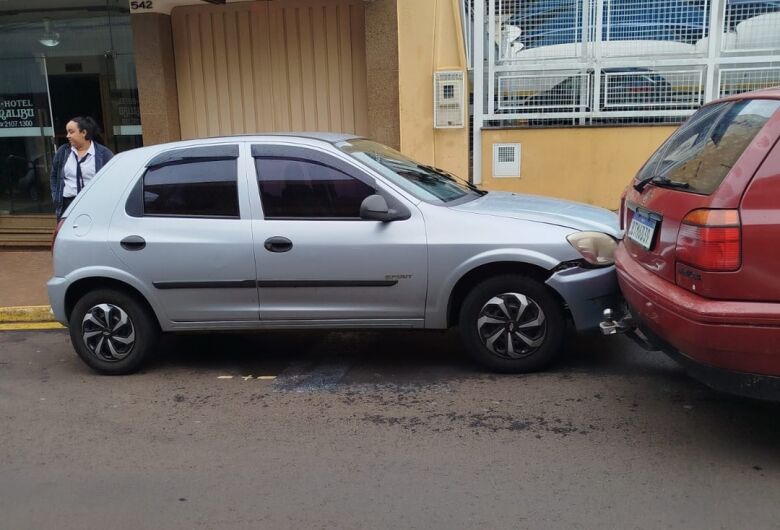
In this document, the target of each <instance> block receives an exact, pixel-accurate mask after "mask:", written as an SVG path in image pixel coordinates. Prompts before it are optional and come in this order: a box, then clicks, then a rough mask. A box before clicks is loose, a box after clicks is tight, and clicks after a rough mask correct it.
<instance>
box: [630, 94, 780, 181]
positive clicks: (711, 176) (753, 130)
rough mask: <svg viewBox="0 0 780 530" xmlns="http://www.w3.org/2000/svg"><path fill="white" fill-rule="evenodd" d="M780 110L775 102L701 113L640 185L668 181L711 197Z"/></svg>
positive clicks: (646, 170) (668, 146) (645, 173)
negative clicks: (654, 180)
mask: <svg viewBox="0 0 780 530" xmlns="http://www.w3.org/2000/svg"><path fill="white" fill-rule="evenodd" d="M778 107H780V101H776V100H761V99H754V100H749V99H748V100H742V101H733V102H726V103H716V104H714V105H709V106H707V107H704V108H702V109H701V110H700V111H699V112H697V113H696V114H694V115H693V117H692V118H691V119H690V120H688V121H687V122H686V123H685V124H683V125H682V126H681V127H680V128H679V129H678V130H677V132H675V133H674V134H673V135H672V136H671V137H670V138H669V140H667V141H666V143H665V144H664V145H663V146H661V148H660V149H659V150H658V151H657V152H656V153H655V155H653V157H651V158H650V160H649V161H648V162H647V164H646V165H645V167H644V168H642V170H641V171H640V172H639V175H638V180H640V181H644V180H647V179H652V178H655V177H661V178H665V179H668V180H671V181H674V182H676V183H680V184H685V185H687V189H688V190H689V191H692V192H694V193H703V194H707V195H709V194H710V193H712V192H713V191H715V190H716V189H717V188H718V186H720V184H721V182H723V179H724V178H725V177H726V175H727V174H728V172H729V171H731V168H732V167H733V166H734V164H735V163H736V162H737V159H738V158H739V157H740V156H741V155H742V153H743V152H744V151H745V149H747V147H748V146H749V145H750V143H751V142H752V141H753V138H755V136H756V135H757V134H758V132H759V131H760V130H761V128H762V127H763V126H764V124H765V123H766V122H767V121H768V120H769V118H771V117H772V115H773V114H774V113H775V111H776V110H777V109H778Z"/></svg>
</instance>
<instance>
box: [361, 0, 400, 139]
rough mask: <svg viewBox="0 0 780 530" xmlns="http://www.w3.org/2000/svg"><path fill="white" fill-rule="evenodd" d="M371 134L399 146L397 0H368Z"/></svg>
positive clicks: (367, 59)
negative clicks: (369, 0)
mask: <svg viewBox="0 0 780 530" xmlns="http://www.w3.org/2000/svg"><path fill="white" fill-rule="evenodd" d="M365 9H366V70H367V74H368V79H367V80H366V82H367V85H368V135H369V137H371V138H373V139H374V140H377V141H378V142H382V143H384V144H386V145H389V146H390V147H393V148H395V149H399V148H400V146H401V131H400V127H399V122H398V116H399V114H400V113H399V110H398V7H397V5H396V0H373V1H372V2H366V4H365Z"/></svg>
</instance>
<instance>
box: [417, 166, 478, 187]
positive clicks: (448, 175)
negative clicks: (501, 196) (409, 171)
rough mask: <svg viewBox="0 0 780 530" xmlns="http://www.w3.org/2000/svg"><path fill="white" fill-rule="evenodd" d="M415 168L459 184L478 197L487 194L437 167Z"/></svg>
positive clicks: (474, 185)
mask: <svg viewBox="0 0 780 530" xmlns="http://www.w3.org/2000/svg"><path fill="white" fill-rule="evenodd" d="M417 167H419V168H422V169H424V170H426V171H431V172H433V173H436V174H437V175H441V176H442V177H444V178H446V179H447V180H451V181H452V182H460V183H461V184H463V185H464V186H466V187H467V188H468V189H470V190H471V191H474V192H476V193H478V194H480V195H485V194H486V193H487V191H485V190H481V189H479V188H478V187H477V185H476V184H472V183H471V182H469V181H467V180H463V179H462V178H459V177H456V176H455V175H453V174H452V173H450V172H448V171H445V170H443V169H440V168H438V167H434V166H429V165H426V164H417Z"/></svg>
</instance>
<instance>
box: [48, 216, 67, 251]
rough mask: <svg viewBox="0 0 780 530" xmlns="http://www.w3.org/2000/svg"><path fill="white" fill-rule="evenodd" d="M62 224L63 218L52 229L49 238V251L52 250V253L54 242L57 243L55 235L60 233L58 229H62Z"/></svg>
mask: <svg viewBox="0 0 780 530" xmlns="http://www.w3.org/2000/svg"><path fill="white" fill-rule="evenodd" d="M64 222H65V218H64V217H63V218H62V219H60V220H59V222H58V223H57V228H55V229H54V234H52V236H51V249H52V251H54V242H55V241H57V234H59V233H60V228H62V223H64Z"/></svg>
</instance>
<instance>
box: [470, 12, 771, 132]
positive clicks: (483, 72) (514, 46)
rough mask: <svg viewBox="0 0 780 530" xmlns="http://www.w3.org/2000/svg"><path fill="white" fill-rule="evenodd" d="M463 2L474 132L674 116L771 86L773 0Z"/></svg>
mask: <svg viewBox="0 0 780 530" xmlns="http://www.w3.org/2000/svg"><path fill="white" fill-rule="evenodd" d="M462 5H463V11H462V15H463V20H464V27H465V28H464V31H465V33H466V35H467V38H469V41H467V49H469V55H470V57H471V64H473V68H474V74H475V76H474V79H475V83H474V95H475V99H474V118H475V119H474V126H475V131H476V130H478V129H477V128H476V127H477V122H478V123H479V126H480V127H481V125H482V124H483V123H484V122H485V121H491V122H496V123H501V122H506V121H514V122H517V120H521V121H523V120H525V123H524V124H525V125H529V126H534V125H537V124H538V125H545V124H561V123H563V121H566V120H569V123H571V124H573V125H577V124H587V123H589V122H593V121H598V120H605V119H610V120H621V122H622V123H625V122H630V123H645V122H648V121H656V122H657V121H659V120H667V121H668V120H669V119H672V120H677V121H679V120H681V119H683V118H684V117H685V116H687V115H690V114H691V113H693V112H694V111H695V110H696V109H697V108H698V107H699V106H701V105H702V104H703V103H705V102H707V101H710V100H712V99H714V98H717V97H719V96H721V95H727V94H733V93H737V92H743V91H746V90H753V89H756V88H763V87H767V86H773V85H777V84H780V66H778V64H780V0H463V2H462ZM711 28H716V30H715V31H711ZM472 50H473V51H472ZM479 79H484V80H485V83H484V85H483V83H480V82H478V80H479ZM478 114H479V115H478ZM545 120H547V121H545ZM562 120H563V121H562Z"/></svg>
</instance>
